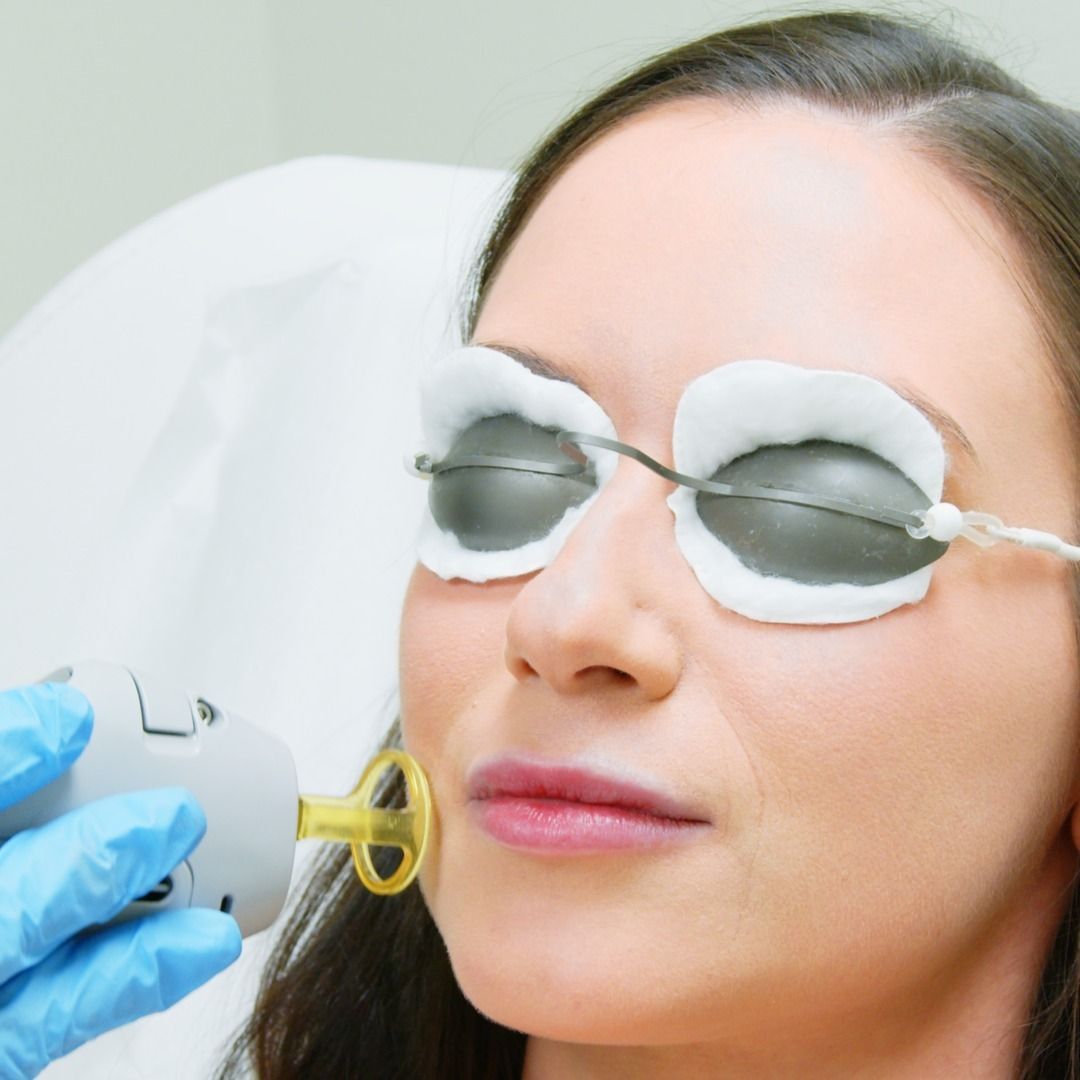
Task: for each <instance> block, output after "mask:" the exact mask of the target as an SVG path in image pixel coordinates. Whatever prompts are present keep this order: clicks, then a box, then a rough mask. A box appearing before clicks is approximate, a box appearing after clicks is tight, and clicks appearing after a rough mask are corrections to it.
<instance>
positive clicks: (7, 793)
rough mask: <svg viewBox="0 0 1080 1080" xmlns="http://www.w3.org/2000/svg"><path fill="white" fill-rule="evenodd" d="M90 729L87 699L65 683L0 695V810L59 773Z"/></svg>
mask: <svg viewBox="0 0 1080 1080" xmlns="http://www.w3.org/2000/svg"><path fill="white" fill-rule="evenodd" d="M93 726H94V710H93V707H92V706H91V704H90V699H89V698H88V697H87V696H86V695H85V694H83V693H82V692H81V691H79V690H76V689H75V687H74V686H70V685H68V684H67V683H35V684H34V685H33V686H21V687H18V688H16V689H14V690H5V691H2V692H0V810H3V809H5V808H6V807H8V806H11V805H13V804H14V803H17V802H18V801H19V800H20V799H25V798H26V796H27V795H29V794H30V793H31V792H32V791H37V789H38V788H41V787H44V786H45V785H46V784H47V783H49V781H50V780H55V779H56V778H57V777H58V776H59V775H60V774H61V773H62V772H64V771H65V770H66V769H67V768H68V767H69V766H70V765H71V763H72V762H73V761H74V760H75V759H76V758H77V757H78V756H79V754H81V753H82V750H83V747H84V746H86V744H87V742H88V741H89V739H90V732H91V731H92V730H93Z"/></svg>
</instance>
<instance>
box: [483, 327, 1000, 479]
mask: <svg viewBox="0 0 1080 1080" xmlns="http://www.w3.org/2000/svg"><path fill="white" fill-rule="evenodd" d="M469 344H470V345H483V346H485V347H486V348H489V349H496V350H498V351H499V352H502V353H506V355H507V356H509V357H511V358H512V359H514V360H516V361H517V362H518V363H519V364H521V365H522V367H525V368H527V369H528V370H529V371H531V372H532V373H533V374H534V375H542V376H543V377H544V378H546V379H555V380H556V381H557V382H568V383H570V384H571V385H572V386H576V387H577V388H578V389H579V390H581V391H583V392H584V393H586V394H589V396H590V397H592V396H593V395H592V394H591V393H590V392H589V389H588V388H587V387H586V386H585V384H584V383H582V382H579V381H578V380H577V379H575V378H574V376H573V375H570V374H568V373H567V372H566V371H564V370H563V369H562V368H561V367H559V365H558V364H556V363H555V362H554V361H553V360H549V359H548V358H547V357H544V356H541V355H540V354H539V353H536V352H533V350H532V349H526V348H522V347H521V346H519V345H507V344H505V343H504V342H498V341H471V342H469ZM870 378H874V379H877V380H878V382H882V383H884V384H885V385H886V386H887V387H888V388H889V389H890V390H892V391H893V393H894V394H898V395H899V396H900V397H902V398H903V399H904V400H905V401H906V402H907V403H908V404H909V405H914V406H915V408H916V409H918V410H919V412H921V413H922V414H923V416H925V417H926V418H927V420H929V421H930V423H931V424H933V426H934V427H935V428H937V430H938V434H939V435H947V436H949V437H950V438H951V439H952V440H953V442H955V443H956V445H957V446H959V447H960V448H961V449H962V450H963V451H964V452H965V453H966V454H967V455H968V457H969V458H970V459H971V461H972V462H973V463H974V464H976V465H981V462H980V461H979V455H978V454H977V453H976V452H975V447H974V445H973V444H972V442H971V440H970V439H969V438H968V437H967V433H966V432H965V431H964V429H963V428H962V427H961V426H960V425H959V424H958V423H957V422H956V420H954V419H953V418H952V417H951V416H950V415H949V414H948V413H947V412H945V411H944V410H943V409H941V408H939V407H938V406H937V405H935V404H934V403H933V402H932V401H930V400H929V399H927V398H925V397H923V395H922V394H920V393H919V391H918V390H915V389H914V388H913V387H910V386H904V385H901V384H898V383H892V382H889V381H888V379H882V378H880V376H877V375H873V376H870Z"/></svg>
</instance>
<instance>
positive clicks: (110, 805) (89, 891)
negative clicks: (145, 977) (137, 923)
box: [0, 788, 206, 982]
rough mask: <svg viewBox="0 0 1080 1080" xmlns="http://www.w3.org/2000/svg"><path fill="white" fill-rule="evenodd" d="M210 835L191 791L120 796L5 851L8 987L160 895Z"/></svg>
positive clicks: (2, 899) (30, 832) (0, 951)
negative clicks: (79, 936) (81, 937)
mask: <svg viewBox="0 0 1080 1080" xmlns="http://www.w3.org/2000/svg"><path fill="white" fill-rule="evenodd" d="M205 832H206V815H205V814H203V812H202V808H201V807H200V806H199V804H198V803H197V802H196V801H195V796H194V795H192V794H191V792H189V791H187V790H186V789H184V788H154V789H151V790H148V791H133V792H128V793H125V794H121V795H110V796H108V797H106V798H104V799H98V800H96V801H95V802H91V803H87V804H86V805H85V806H80V807H79V808H78V809H77V810H72V811H70V812H69V813H67V814H63V815H61V816H60V817H58V818H55V819H54V820H52V821H50V822H48V823H46V824H45V825H41V826H39V827H38V828H35V829H25V830H24V831H23V832H20V833H16V834H15V835H14V836H13V837H12V838H11V839H10V840H8V842H7V843H6V844H4V845H3V847H0V882H3V888H0V982H4V981H5V980H7V979H10V978H11V977H12V976H13V975H15V974H17V973H18V972H20V971H22V970H23V969H24V968H27V967H30V966H31V965H32V964H36V963H37V962H38V961H39V960H41V959H42V958H43V957H45V956H48V954H49V953H50V952H52V951H53V949H55V948H56V947H57V946H59V945H60V944H62V943H63V942H64V941H65V940H66V939H67V938H69V937H71V936H72V934H75V933H77V932H78V931H79V930H81V929H83V927H85V926H88V925H90V924H92V923H102V922H108V920H109V919H111V918H112V917H113V916H114V915H115V914H117V912H119V911H120V910H121V909H122V908H124V907H126V906H127V904H129V903H130V902H131V901H132V900H136V899H138V898H139V897H140V896H143V895H145V894H146V893H147V892H149V891H150V889H152V888H153V887H154V886H155V885H156V884H157V883H158V882H159V881H160V880H161V879H162V878H163V877H164V876H165V875H166V874H168V873H169V871H170V870H172V869H173V867H175V866H176V865H177V863H179V862H180V861H181V860H182V859H183V858H184V857H185V856H186V855H188V854H189V853H190V852H191V849H192V848H194V847H195V845H196V844H197V843H198V842H199V841H200V840H201V839H202V837H203V834H204V833H205Z"/></svg>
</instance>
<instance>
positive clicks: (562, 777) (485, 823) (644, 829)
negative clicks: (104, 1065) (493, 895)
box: [468, 756, 709, 854]
mask: <svg viewBox="0 0 1080 1080" xmlns="http://www.w3.org/2000/svg"><path fill="white" fill-rule="evenodd" d="M468 792H469V809H470V813H471V814H472V817H473V820H474V821H475V823H476V824H477V825H478V826H479V827H480V828H481V829H482V830H483V831H484V832H485V833H487V834H488V835H489V836H490V837H491V838H492V839H494V840H497V841H499V842H500V843H502V844H505V845H507V846H508V847H513V848H520V849H525V850H529V851H533V852H538V853H539V852H544V851H547V852H550V853H553V854H589V853H593V852H599V851H610V850H625V849H635V848H638V849H640V848H653V847H658V846H660V845H663V844H670V843H676V842H681V841H685V840H688V839H691V838H692V837H693V836H696V835H698V834H699V833H700V831H701V830H702V829H703V828H705V827H707V826H708V825H709V822H708V821H707V820H705V819H704V818H703V817H702V816H701V815H700V814H699V813H697V812H696V811H695V810H694V809H693V808H690V807H686V806H683V805H682V804H680V803H678V802H676V801H675V800H674V799H671V798H670V797H668V796H666V795H663V794H661V793H659V792H656V791H652V790H650V789H649V788H647V787H645V786H643V785H640V784H636V783H632V782H629V781H626V780H623V779H621V778H619V777H614V776H610V775H604V774H602V773H599V772H595V771H593V770H590V769H586V768H583V767H581V766H577V765H556V764H548V763H540V762H536V761H530V760H527V759H524V758H521V757H512V756H511V757H499V758H495V759H490V760H486V761H484V762H482V763H479V764H478V765H477V766H474V767H473V769H471V770H470V773H469V784H468Z"/></svg>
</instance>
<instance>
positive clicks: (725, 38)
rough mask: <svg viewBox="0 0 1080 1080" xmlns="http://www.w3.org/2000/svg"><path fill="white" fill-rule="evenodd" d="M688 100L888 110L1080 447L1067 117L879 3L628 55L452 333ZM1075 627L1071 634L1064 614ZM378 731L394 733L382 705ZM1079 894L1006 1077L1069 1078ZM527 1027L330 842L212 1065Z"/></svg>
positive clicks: (411, 1045)
mask: <svg viewBox="0 0 1080 1080" xmlns="http://www.w3.org/2000/svg"><path fill="white" fill-rule="evenodd" d="M688 97H706V98H715V97H721V98H724V99H725V100H728V101H734V102H735V103H737V104H739V105H743V106H745V107H747V108H755V107H758V106H760V105H763V104H768V103H773V102H785V101H788V102H800V103H804V104H808V105H810V106H813V107H818V108H822V109H826V110H830V111H832V112H834V113H840V114H843V115H845V116H847V117H850V118H852V119H853V120H854V121H856V122H862V123H866V124H868V125H869V124H872V125H875V126H877V127H880V126H882V125H885V126H888V127H889V128H890V129H891V130H892V131H893V132H894V133H895V135H896V137H897V138H899V139H901V140H903V141H904V143H905V144H906V145H908V146H909V147H910V148H911V149H912V151H913V152H916V153H919V154H923V155H926V156H927V157H928V158H929V159H930V160H932V161H933V162H934V164H935V165H936V166H937V167H938V168H940V169H941V170H943V171H944V172H945V173H947V174H948V175H950V176H951V177H952V178H954V179H955V180H956V181H958V182H959V183H960V184H962V185H963V186H964V187H965V188H966V189H967V190H968V191H970V192H972V193H973V194H974V195H975V196H976V197H977V198H979V199H980V201H981V202H982V203H983V204H984V205H986V206H988V207H989V208H990V209H991V211H992V212H993V213H995V214H996V216H997V218H998V220H999V221H1001V222H1002V223H1003V224H1004V225H1005V227H1006V230H1007V233H1008V234H1009V235H1010V236H1011V239H1012V242H1013V243H1014V244H1015V251H1016V257H1015V259H1014V260H1013V262H1014V265H1013V269H1014V273H1015V274H1016V278H1017V281H1018V284H1019V285H1020V287H1021V288H1022V289H1023V291H1024V293H1025V295H1026V297H1027V299H1028V302H1029V304H1030V306H1031V309H1032V311H1033V312H1034V313H1035V315H1036V317H1037V320H1038V324H1039V326H1040V328H1041V330H1042V334H1043V338H1044V341H1045V345H1046V354H1047V358H1048V360H1049V368H1048V370H1050V371H1051V373H1052V375H1053V377H1054V378H1055V379H1056V382H1057V386H1058V388H1059V391H1060V394H1061V398H1062V401H1063V403H1064V404H1065V407H1066V408H1067V409H1068V413H1069V416H1070V417H1071V419H1072V422H1073V428H1074V433H1075V435H1076V441H1077V445H1078V447H1080V229H1078V222H1080V168H1078V166H1080V121H1078V116H1077V114H1076V113H1075V112H1072V111H1070V110H1067V109H1064V108H1060V107H1057V106H1054V105H1052V104H1049V103H1047V102H1045V101H1043V100H1042V99H1041V98H1039V97H1038V96H1037V95H1036V94H1034V93H1033V92H1032V91H1030V90H1029V89H1028V88H1027V87H1025V86H1024V85H1023V84H1021V83H1019V82H1017V81H1016V80H1015V79H1013V78H1011V77H1010V76H1008V75H1007V74H1005V73H1004V72H1003V71H1002V70H1001V69H1000V68H998V67H997V66H995V65H994V64H992V63H990V62H988V61H986V60H984V59H981V58H979V57H977V56H975V55H973V54H972V53H971V52H969V51H968V50H966V49H964V48H961V47H960V46H958V45H957V44H956V43H954V42H953V41H951V40H949V39H948V38H947V37H945V36H942V35H940V34H939V33H937V32H936V31H934V30H931V29H930V28H928V27H926V26H922V25H919V24H916V23H912V22H909V21H906V20H903V19H899V18H895V17H885V16H880V15H869V14H865V13H861V12H832V13H823V14H814V15H801V16H796V17H792V18H786V19H779V20H774V21H770V22H763V23H757V24H754V25H750V26H743V27H739V28H736V29H733V30H730V31H726V32H721V33H714V34H709V35H707V36H705V37H701V38H698V39H697V40H694V41H691V42H688V43H686V44H683V45H678V46H676V47H674V48H672V49H670V50H668V51H666V52H664V53H662V54H661V55H659V56H656V57H654V58H652V59H650V60H648V61H646V62H644V63H642V64H640V65H637V66H636V67H635V68H634V69H633V70H632V71H630V72H629V73H628V74H626V75H624V76H622V77H621V78H619V79H618V80H617V81H615V82H614V83H613V84H611V85H610V86H608V87H607V88H606V89H604V90H602V91H601V92H600V93H599V94H597V95H596V96H594V97H593V98H592V99H591V100H589V101H587V102H586V103H585V104H583V105H582V106H580V107H579V108H578V109H577V110H576V111H575V112H574V113H573V114H572V115H571V116H569V117H568V118H567V119H566V120H564V121H563V122H562V123H560V124H559V125H558V126H557V127H556V128H555V129H554V130H553V131H551V132H550V133H549V134H548V135H547V136H546V137H545V138H544V139H543V140H542V141H541V142H540V144H539V145H538V146H537V147H536V148H535V149H534V150H533V151H532V153H531V154H529V155H528V157H527V158H526V159H525V160H524V162H523V163H522V164H521V165H520V166H519V167H518V169H517V170H516V172H515V180H514V183H513V185H512V187H511V189H510V191H509V194H508V196H507V198H506V200H505V202H504V204H503V206H502V209H501V212H500V213H499V215H498V217H497V219H496V220H495V222H494V225H493V227H492V229H491V232H490V234H489V236H488V237H487V239H486V242H485V244H484V246H483V248H482V250H481V251H480V252H479V255H478V258H477V259H476V261H475V264H474V266H473V267H472V271H471V274H470V276H469V278H468V280H467V282H466V288H465V297H464V299H463V305H462V312H461V330H462V340H463V341H468V340H470V339H471V337H472V333H473V329H474V327H475V325H476V322H477V319H478V317H479V312H480V309H481V307H482V305H483V303H484V300H485V297H486V296H487V294H488V291H489V289H490V286H491V283H492V282H493V280H494V279H495V276H496V275H497V273H498V271H499V267H500V266H501V265H502V263H503V261H504V260H505V258H506V256H507V253H508V252H509V251H510V249H511V247H512V245H513V243H514V241H515V239H516V237H517V236H518V235H519V234H520V233H521V231H522V229H523V228H524V226H525V224H526V222H527V221H528V219H529V216H530V214H531V212H532V211H533V210H534V209H535V208H536V206H537V205H538V204H539V202H540V200H541V199H542V198H543V197H544V194H545V193H546V192H547V191H548V190H549V189H550V187H551V185H552V184H553V183H554V182H555V180H556V179H557V178H558V177H559V175H560V174H561V173H562V172H563V171H564V170H565V169H566V168H567V166H568V165H569V164H570V163H571V162H572V161H574V160H575V158H577V157H578V156H579V155H580V154H581V153H582V151H583V150H585V148H586V147H588V146H589V145H590V144H592V143H593V142H595V141H596V140H597V139H598V138H600V137H602V136H603V135H605V134H607V133H609V132H611V131H612V130H613V128H614V127H615V126H616V125H617V124H619V123H620V122H621V121H623V120H625V119H627V118H628V117H631V116H633V115H635V114H637V113H640V112H641V111H642V110H644V109H648V108H651V107H653V106H655V105H658V104H661V103H664V102H669V101H672V100H674V99H679V98H688ZM1077 503H1078V505H1080V499H1078V500H1077ZM1074 581H1075V582H1080V575H1077V576H1076V577H1075V578H1074ZM1078 597H1080V591H1078V590H1077V589H1075V588H1074V598H1078ZM1077 612H1078V614H1080V599H1078V602H1077ZM1077 628H1078V629H1077V634H1078V640H1080V618H1078V619H1077ZM385 745H400V730H399V725H398V722H397V721H395V722H394V724H393V725H392V727H391V730H390V732H389V734H388V736H387V739H386V741H385ZM385 796H386V799H387V801H388V804H392V801H393V800H399V801H400V800H401V799H402V798H403V792H402V790H401V788H400V786H396V785H391V786H390V787H388V789H387V791H386V793H385ZM1078 896H1080V893H1078V891H1077V889H1076V888H1075V885H1073V886H1070V893H1069V898H1068V909H1067V913H1066V916H1065V918H1064V919H1063V921H1062V923H1061V926H1060V927H1059V929H1058V932H1057V936H1056V939H1055V940H1054V943H1053V946H1052V948H1051V950H1050V953H1049V955H1048V957H1047V958H1046V962H1045V967H1044V971H1043V976H1042V980H1041V983H1040V986H1039V989H1038V993H1037V995H1036V999H1035V1000H1033V1001H1032V1002H1031V1010H1030V1021H1029V1023H1028V1025H1027V1029H1026V1031H1025V1033H1024V1042H1023V1049H1022V1054H1021V1058H1020V1060H1019V1061H1018V1062H1017V1064H1016V1068H1017V1072H1016V1075H1017V1076H1018V1077H1020V1078H1021V1080H1036V1078H1040V1080H1069V1078H1072V1080H1080V1038H1078V1016H1077V1010H1078V1008H1080V958H1078V955H1077V948H1078V943H1077V921H1078V917H1080V913H1078ZM525 1038H526V1036H525V1035H524V1034H523V1033H521V1032H517V1031H512V1030H509V1029H507V1028H504V1027H502V1026H500V1025H499V1024H497V1023H495V1022H493V1021H491V1020H489V1019H487V1018H486V1017H484V1016H482V1015H481V1014H480V1013H478V1012H477V1011H476V1009H474V1008H473V1007H472V1005H471V1004H469V1002H468V1001H467V1000H466V999H465V997H464V996H463V994H462V993H461V990H460V989H459V987H458V985H457V983H456V981H455V979H454V976H453V972H452V970H451V967H450V963H449V959H448V957H447V953H446V949H445V947H444V945H443V942H442V939H441V938H440V936H439V933H438V931H437V929H436V927H435V925H434V923H433V922H432V919H431V916H430V914H429V913H428V911H427V908H426V906H425V905H424V902H423V898H422V896H421V895H420V892H419V890H418V889H417V888H416V887H415V886H413V887H412V888H410V889H409V890H407V891H406V892H405V893H403V894H401V895H399V896H395V897H391V898H380V897H377V896H373V895H371V894H369V893H367V892H365V891H364V890H363V889H362V888H361V887H360V885H359V883H358V882H357V881H356V879H355V875H354V871H353V868H352V864H351V862H350V859H349V855H348V852H347V851H345V850H339V849H327V851H326V852H325V853H324V854H323V856H322V857H321V859H320V861H319V863H318V866H317V870H316V872H315V874H314V875H313V877H312V878H311V879H310V882H309V883H308V885H307V887H306V889H305V890H304V892H303V894H302V896H301V897H300V900H299V902H298V903H297V904H296V905H295V908H294V910H293V911H292V913H291V915H290V917H289V919H288V922H287V924H286V927H285V930H284V933H283V935H282V936H281V938H280V940H279V941H278V943H277V945H276V948H275V951H274V954H273V956H272V957H271V960H270V962H269V964H268V966H267V967H266V969H265V971H264V974H263V978H262V982H261V986H260V992H259V997H258V1000H257V1002H256V1007H255V1010H254V1012H253V1014H252V1016H251V1017H250V1019H249V1020H248V1022H247V1024H246V1026H245V1027H244V1029H243V1030H242V1031H241V1033H240V1034H239V1036H238V1037H237V1039H236V1041H235V1042H234V1043H233V1045H232V1048H231V1051H230V1054H229V1056H228V1058H227V1060H226V1061H225V1063H224V1064H223V1066H222V1068H221V1071H220V1072H219V1077H221V1078H226V1077H229V1076H235V1075H237V1074H238V1073H239V1072H240V1070H241V1069H242V1067H243V1059H244V1058H245V1057H247V1056H250V1058H251V1060H252V1062H253V1064H254V1067H255V1068H256V1070H257V1072H258V1075H259V1076H261V1077H265V1078H271V1077H273V1078H286V1077H305V1078H309V1077H328V1076H335V1077H337V1076H372V1077H380V1078H393V1077H398V1076H401V1077H406V1076H408V1077H413V1078H428V1077H432V1078H434V1077H447V1078H455V1080H459V1078H466V1077H467V1078H470V1080H471V1078H491V1080H495V1078H505V1080H512V1078H517V1077H519V1076H520V1075H521V1070H522V1065H523V1062H524V1054H525Z"/></svg>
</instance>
